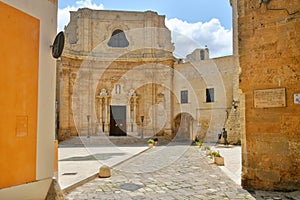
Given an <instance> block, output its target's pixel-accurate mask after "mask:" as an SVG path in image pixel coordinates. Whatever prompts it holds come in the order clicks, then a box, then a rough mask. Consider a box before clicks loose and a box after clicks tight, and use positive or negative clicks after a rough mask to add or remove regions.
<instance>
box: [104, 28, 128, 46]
mask: <svg viewBox="0 0 300 200" xmlns="http://www.w3.org/2000/svg"><path fill="white" fill-rule="evenodd" d="M107 44H108V46H110V47H121V48H124V47H128V45H129V42H128V40H127V38H126V35H125V33H124V32H123V31H122V30H120V29H117V30H115V31H114V32H113V33H112V35H111V37H110V39H109V41H108V43H107Z"/></svg>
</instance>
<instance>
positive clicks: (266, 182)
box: [237, 0, 300, 190]
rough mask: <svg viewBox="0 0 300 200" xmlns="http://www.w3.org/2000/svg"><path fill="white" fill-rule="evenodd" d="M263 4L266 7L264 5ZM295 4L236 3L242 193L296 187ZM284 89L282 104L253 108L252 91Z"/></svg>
mask: <svg viewBox="0 0 300 200" xmlns="http://www.w3.org/2000/svg"><path fill="white" fill-rule="evenodd" d="M265 2H267V3H265ZM299 10H300V4H299V1H297V0H287V1H273V0H271V1H262V2H260V1H252V0H241V1H237V11H238V43H239V44H238V47H239V49H238V51H239V62H240V67H241V70H242V72H241V76H240V88H241V89H242V91H243V93H244V94H243V95H245V122H246V123H245V131H246V134H245V135H244V136H243V139H244V141H243V154H242V160H243V162H242V163H243V169H242V171H243V175H242V185H243V187H245V188H252V189H262V190H296V189H299V188H300V154H299V149H300V104H298V103H295V102H294V94H297V93H300V68H299V65H300V60H299V58H300V48H299V46H300V37H299V34H300V33H299V32H300V18H299V16H300V12H299ZM276 88H285V97H284V96H283V98H284V99H285V101H286V105H283V106H278V107H273V105H272V103H273V104H274V103H275V102H272V101H274V98H272V97H271V98H270V99H267V98H266V99H265V102H266V104H267V105H266V106H265V107H263V108H258V107H255V106H254V100H255V98H257V97H254V90H261V89H263V90H264V89H276Z"/></svg>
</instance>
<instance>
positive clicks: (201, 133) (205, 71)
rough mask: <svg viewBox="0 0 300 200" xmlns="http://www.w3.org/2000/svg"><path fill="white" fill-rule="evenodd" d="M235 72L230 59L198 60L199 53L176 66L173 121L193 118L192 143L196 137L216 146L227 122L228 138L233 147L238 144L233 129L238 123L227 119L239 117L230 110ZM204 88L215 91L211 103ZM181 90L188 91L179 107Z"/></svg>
mask: <svg viewBox="0 0 300 200" xmlns="http://www.w3.org/2000/svg"><path fill="white" fill-rule="evenodd" d="M205 50H206V51H207V49H205ZM236 68H237V66H236V65H235V58H234V57H233V56H226V57H222V58H214V59H210V58H209V56H208V55H207V56H206V57H205V59H204V60H201V59H200V54H199V50H195V51H194V53H192V54H191V55H189V56H188V57H187V59H186V60H184V61H182V60H180V62H179V63H178V64H175V66H174V80H173V88H174V94H175V98H176V101H175V100H174V102H177V103H176V104H174V108H173V109H174V118H175V117H176V116H177V115H178V114H180V113H188V114H190V115H191V116H192V117H193V131H191V139H195V137H196V136H197V137H198V138H199V139H200V140H202V141H205V142H216V141H217V138H218V134H219V133H220V132H221V130H222V128H223V127H224V126H225V124H226V122H228V121H230V123H229V125H228V126H226V128H227V129H228V138H230V139H231V138H232V140H231V141H232V143H237V141H239V140H240V137H239V135H240V132H239V129H238V128H236V127H239V120H234V119H232V118H231V117H229V116H233V114H229V113H235V114H236V113H238V111H233V109H232V100H233V86H234V82H233V77H234V76H235V73H236ZM207 88H214V98H215V99H214V102H206V89H207ZM182 90H188V93H189V96H188V98H189V101H188V103H187V104H182V103H180V92H181V91H182ZM235 118H238V116H236V117H235ZM220 142H221V141H220Z"/></svg>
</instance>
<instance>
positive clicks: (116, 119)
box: [109, 106, 127, 136]
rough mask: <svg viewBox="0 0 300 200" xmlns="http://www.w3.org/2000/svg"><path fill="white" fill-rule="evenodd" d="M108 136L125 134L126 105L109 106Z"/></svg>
mask: <svg viewBox="0 0 300 200" xmlns="http://www.w3.org/2000/svg"><path fill="white" fill-rule="evenodd" d="M109 135H110V136H126V135H127V134H126V106H110V131H109Z"/></svg>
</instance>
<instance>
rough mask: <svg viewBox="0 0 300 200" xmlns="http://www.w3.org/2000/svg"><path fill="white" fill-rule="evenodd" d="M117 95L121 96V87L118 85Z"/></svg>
mask: <svg viewBox="0 0 300 200" xmlns="http://www.w3.org/2000/svg"><path fill="white" fill-rule="evenodd" d="M116 94H121V85H119V84H117V85H116Z"/></svg>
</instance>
